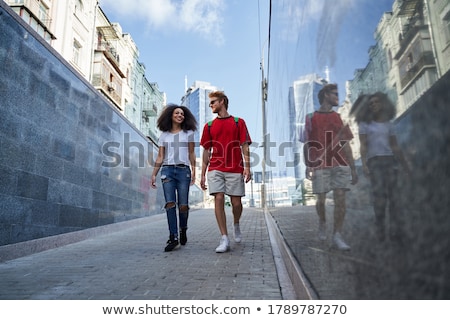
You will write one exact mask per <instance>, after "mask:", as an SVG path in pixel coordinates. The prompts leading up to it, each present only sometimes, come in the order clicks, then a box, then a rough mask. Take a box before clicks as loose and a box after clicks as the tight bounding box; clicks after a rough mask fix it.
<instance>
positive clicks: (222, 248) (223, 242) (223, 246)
mask: <svg viewBox="0 0 450 320" xmlns="http://www.w3.org/2000/svg"><path fill="white" fill-rule="evenodd" d="M229 250H230V241H229V240H228V237H226V236H224V237H222V239H220V244H219V246H218V247H217V248H216V252H217V253H224V252H227V251H229Z"/></svg>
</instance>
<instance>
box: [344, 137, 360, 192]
mask: <svg viewBox="0 0 450 320" xmlns="http://www.w3.org/2000/svg"><path fill="white" fill-rule="evenodd" d="M344 152H345V155H346V158H347V160H348V162H349V163H348V165H349V167H350V170H351V172H352V184H356V183H358V175H357V174H356V167H355V161H354V160H353V153H352V147H350V141H347V142H346V143H345V144H344Z"/></svg>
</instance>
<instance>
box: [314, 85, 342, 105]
mask: <svg viewBox="0 0 450 320" xmlns="http://www.w3.org/2000/svg"><path fill="white" fill-rule="evenodd" d="M337 88H338V87H337V84H335V83H328V84H326V85H324V86H323V88H322V89H320V91H319V94H318V97H319V103H320V104H322V102H323V99H324V98H325V93H330V92H331V91H332V90H337Z"/></svg>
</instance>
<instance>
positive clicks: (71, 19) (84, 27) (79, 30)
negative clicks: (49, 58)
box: [5, 0, 166, 140]
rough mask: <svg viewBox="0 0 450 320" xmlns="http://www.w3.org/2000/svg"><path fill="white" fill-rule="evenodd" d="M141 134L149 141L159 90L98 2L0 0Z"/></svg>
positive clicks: (160, 105) (162, 98)
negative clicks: (146, 74)
mask: <svg viewBox="0 0 450 320" xmlns="http://www.w3.org/2000/svg"><path fill="white" fill-rule="evenodd" d="M5 2H6V3H7V4H8V5H9V6H10V7H11V8H12V9H13V10H14V11H15V12H16V13H17V14H18V15H19V16H21V17H22V19H23V20H24V21H25V22H26V23H27V24H29V25H30V26H31V27H32V28H33V29H34V30H35V31H36V32H38V34H40V35H41V36H42V37H43V38H44V39H45V40H46V41H47V43H49V44H50V45H51V46H52V47H53V48H54V49H55V50H56V51H57V52H58V53H59V54H61V56H62V57H63V58H64V59H66V60H67V62H68V63H70V64H71V65H72V66H73V67H74V68H75V69H76V70H77V71H78V72H79V73H80V74H81V75H82V76H83V78H85V79H86V80H87V81H89V82H90V83H91V84H92V85H93V86H94V87H95V88H96V89H97V90H98V91H99V92H100V93H101V94H102V95H103V96H104V97H105V98H106V99H107V100H109V101H110V102H111V103H112V104H113V105H114V106H115V107H116V108H117V109H118V110H120V112H121V113H122V114H124V115H125V117H126V118H127V119H128V120H129V121H130V122H131V123H132V124H133V125H134V126H135V127H136V128H137V129H138V130H140V131H141V132H143V133H144V134H145V135H146V136H148V137H150V138H151V139H152V140H155V138H156V136H157V131H156V117H157V114H158V113H159V111H160V110H161V109H162V108H163V106H164V105H165V104H166V97H165V94H164V92H162V91H160V90H159V88H158V85H157V83H155V82H150V81H149V80H148V79H147V78H146V76H145V66H144V65H143V64H142V63H141V62H140V61H139V50H138V48H137V46H136V44H135V43H134V41H133V39H132V37H131V35H130V34H128V33H124V32H123V31H122V28H121V26H120V24H118V23H111V22H110V21H109V20H108V17H107V16H106V15H105V13H104V12H103V11H102V9H101V7H100V6H99V1H98V0H67V1H62V0H5Z"/></svg>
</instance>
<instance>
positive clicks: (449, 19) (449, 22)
mask: <svg viewBox="0 0 450 320" xmlns="http://www.w3.org/2000/svg"><path fill="white" fill-rule="evenodd" d="M443 25H444V39H445V43H449V42H450V15H449V14H447V16H446V17H445V19H444V21H443Z"/></svg>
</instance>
